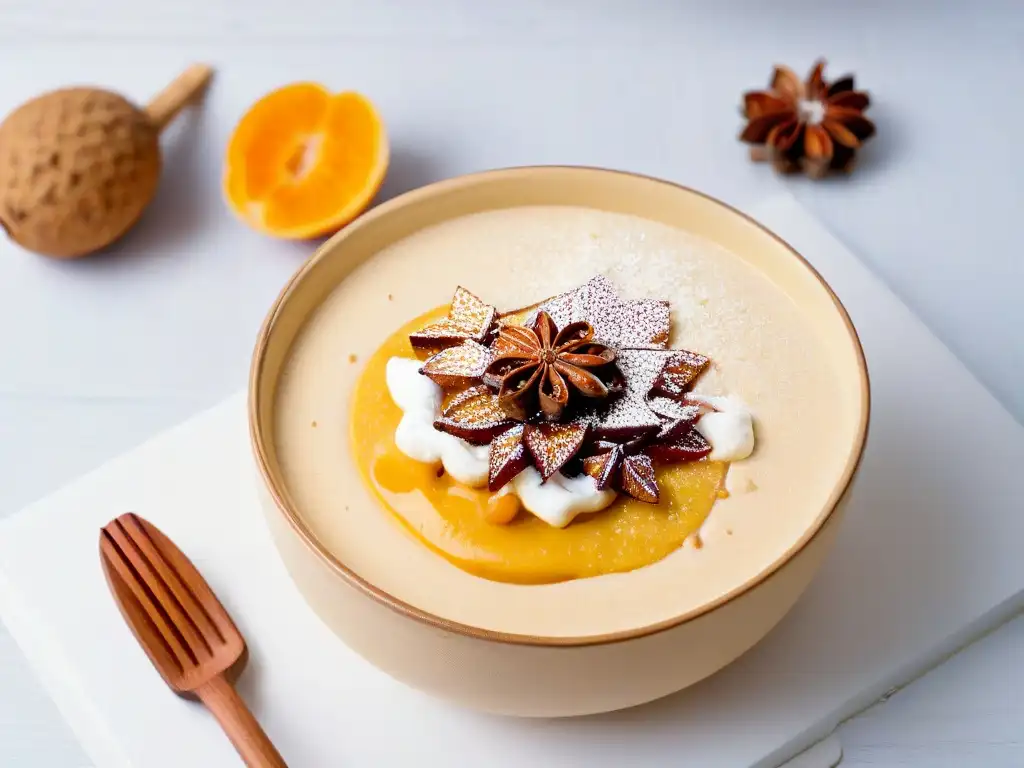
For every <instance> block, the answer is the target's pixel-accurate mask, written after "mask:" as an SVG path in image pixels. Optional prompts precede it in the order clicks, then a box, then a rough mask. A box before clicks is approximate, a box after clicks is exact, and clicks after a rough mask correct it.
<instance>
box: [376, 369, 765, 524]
mask: <svg viewBox="0 0 1024 768" xmlns="http://www.w3.org/2000/svg"><path fill="white" fill-rule="evenodd" d="M421 366H422V363H420V361H419V360H415V359H413V358H408V357H392V358H391V359H390V360H388V362H387V366H386V368H385V381H386V383H387V387H388V392H389V394H390V395H391V399H392V400H393V401H394V402H395V405H397V406H398V407H399V408H400V409H401V410H402V420H401V421H400V422H399V423H398V428H397V429H396V430H395V445H396V446H398V450H400V451H401V452H402V453H403V454H405V455H406V456H408V457H409V458H410V459H413V460H414V461H420V462H424V463H427V464H440V465H441V466H443V467H444V470H445V472H447V473H448V474H449V475H451V476H452V477H453V478H455V479H456V480H457V481H458V482H460V483H462V484H464V485H468V486H470V487H472V488H484V487H486V486H487V477H488V454H489V450H490V449H489V446H486V445H472V444H471V443H468V442H466V441H465V440H462V439H461V438H458V437H455V436H454V435H449V434H448V433H447V432H441V431H440V430H437V429H434V421H435V420H436V419H437V418H438V416H440V413H441V402H442V400H443V398H444V392H443V391H442V390H441V387H439V386H438V385H437V384H435V383H434V382H433V381H432V380H431V379H430V378H429V377H427V376H424V375H423V374H421V373H420V367H421ZM690 398H691V399H693V400H695V401H697V402H701V403H704V404H706V405H708V406H710V407H711V408H714V409H715V411H714V412H713V413H706V414H704V415H703V416H702V417H701V418H700V420H699V421H698V422H697V426H696V429H697V430H698V431H699V432H700V433H701V434H702V435H703V436H704V439H706V440H707V441H708V443H710V444H711V455H710V458H711V459H713V460H715V461H740V460H741V459H745V458H747V457H748V456H749V455H750V454H751V452H752V451H753V450H754V424H753V417H752V415H751V412H750V409H749V408H747V407H746V405H744V404H743V403H742V401H740V400H739V399H737V398H733V397H724V396H711V395H691V396H690ZM499 493H514V494H515V495H516V496H518V497H519V501H520V502H521V503H522V505H523V507H525V508H526V509H527V510H528V511H529V512H531V513H532V514H534V515H536V516H537V517H539V518H540V519H541V520H543V521H544V522H546V523H547V524H548V525H552V526H554V527H556V528H564V527H565V526H567V525H568V524H569V523H571V522H572V521H573V518H575V517H576V516H577V515H581V514H585V513H588V512H598V511H600V510H602V509H604V508H605V507H607V506H608V505H610V504H611V503H612V502H613V501H614V500H615V497H616V496H617V495H618V494H616V492H615V491H613V490H611V489H606V490H603V491H600V490H598V489H597V486H596V485H595V483H594V480H593V478H591V477H590V476H589V475H580V476H579V477H566V476H565V475H563V474H562V473H561V472H556V473H555V474H554V475H552V476H551V477H549V478H548V480H547V482H543V481H542V479H541V476H540V473H539V472H538V471H537V470H536V469H535V468H533V467H527V468H526V469H524V470H523V471H522V472H520V473H519V474H518V475H516V476H515V477H514V478H512V480H511V482H509V483H508V484H507V485H506V486H505V487H504V488H502V489H501V491H499Z"/></svg>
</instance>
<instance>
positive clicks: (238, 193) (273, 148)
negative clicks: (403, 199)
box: [224, 83, 388, 239]
mask: <svg viewBox="0 0 1024 768" xmlns="http://www.w3.org/2000/svg"><path fill="white" fill-rule="evenodd" d="M387 168H388V140H387V133H386V132H385V130H384V124H383V123H382V122H381V119H380V116H379V115H378V114H377V110H376V109H374V107H373V104H371V103H370V101H369V100H368V99H367V98H366V97H364V96H361V95H360V94H358V93H354V92H351V91H349V92H345V93H337V94H332V93H331V92H330V91H328V90H327V89H326V88H324V87H323V86H322V85H318V84H316V83H293V84H291V85H286V86H284V87H283V88H279V89H277V90H276V91H273V92H271V93H268V94H267V95H266V96H264V97H263V98H262V99H260V100H259V101H257V102H256V103H255V104H253V106H252V107H250V109H249V111H248V112H246V113H245V115H244V116H243V117H242V119H241V120H240V121H239V123H238V125H237V126H235V130H234V133H232V135H231V140H230V142H229V143H228V149H227V154H226V157H225V160H224V195H225V197H226V198H227V202H228V205H229V206H230V207H231V210H233V211H234V212H235V214H236V215H238V217H239V218H241V219H242V221H244V222H245V223H246V224H248V225H250V226H252V227H254V228H255V229H257V230H259V231H260V232H263V233H265V234H268V235H273V236H275V237H283V238H295V239H298V238H309V237H317V236H319V235H325V234H328V233H331V232H335V231H337V230H338V229H340V228H341V227H343V226H345V224H347V223H348V222H350V221H352V219H354V218H355V217H356V216H358V215H359V214H360V213H362V212H363V211H364V210H365V209H366V207H367V206H368V205H369V204H370V201H371V200H373V197H374V195H376V194H377V190H378V189H380V185H381V182H382V181H383V180H384V174H385V173H386V172H387Z"/></svg>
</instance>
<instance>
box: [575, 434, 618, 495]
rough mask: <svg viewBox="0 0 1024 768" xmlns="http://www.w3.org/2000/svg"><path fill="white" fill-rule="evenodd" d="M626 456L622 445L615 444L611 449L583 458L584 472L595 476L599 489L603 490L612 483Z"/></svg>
mask: <svg viewBox="0 0 1024 768" xmlns="http://www.w3.org/2000/svg"><path fill="white" fill-rule="evenodd" d="M624 456H625V454H624V453H623V450H622V446H621V445H613V446H612V447H611V450H607V451H605V452H604V453H598V454H595V455H593V456H587V458H585V459H584V460H583V472H584V473H586V474H588V475H590V476H591V477H592V478H594V484H595V485H596V486H597V490H599V491H603V490H604V489H605V488H607V487H608V486H609V485H612V484H613V482H614V480H615V477H616V475H617V473H618V470H619V465H620V464H621V463H622V459H623V457H624Z"/></svg>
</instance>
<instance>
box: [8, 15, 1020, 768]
mask: <svg viewBox="0 0 1024 768" xmlns="http://www.w3.org/2000/svg"><path fill="white" fill-rule="evenodd" d="M972 6H973V7H972ZM1022 40H1024V5H1021V4H1020V3H1016V2H1013V0H1005V1H1004V2H997V0H989V2H987V3H985V4H981V3H974V4H971V3H968V2H966V1H965V2H962V3H952V2H932V3H929V4H924V3H920V4H917V3H915V4H911V3H905V4H901V5H897V4H890V3H886V2H881V1H880V0H879V1H878V2H874V1H869V2H860V3H850V2H847V3H839V2H828V0H824V2H823V1H822V0H817V1H816V2H810V1H809V0H776V2H774V3H770V4H765V3H761V2H757V1H756V0H738V1H736V2H733V3H729V4H726V3H718V4H716V3H705V2H700V1H699V0H693V1H692V2H689V1H687V2H684V1H683V0H675V1H674V2H671V3H669V2H656V0H632V2H630V1H629V0H623V1H622V2H615V1H614V0H602V1H601V2H594V1H593V0H590V1H589V2H588V1H587V0H518V2H516V3H489V4H488V3H481V2H474V0H436V1H435V2H432V3H422V2H418V0H400V1H399V0H390V1H388V0H378V2H375V3H368V2H365V1H363V0H288V2H273V1H272V0H249V2H247V3H239V2H236V1H235V0H176V2H170V0H162V1H160V2H158V1H157V0H150V2H133V1H131V0H94V2H91V3H79V2H75V1H74V0H31V1H29V0H6V1H5V2H4V3H2V4H0V72H2V73H3V76H2V77H0V111H3V112H6V111H7V110H9V109H10V108H12V107H14V106H15V105H16V104H18V103H19V102H20V101H22V100H23V99H25V98H27V97H29V96H31V95H34V94H35V93H37V92H39V91H41V90H44V89H47V88H51V87H56V86H59V85H63V84H70V83H74V82H95V83H103V84H107V85H110V86H114V87H116V88H118V89H120V90H122V91H124V92H125V93H126V94H128V95H130V96H132V97H134V98H136V99H137V100H140V101H141V100H144V99H145V98H146V96H147V95H149V94H150V93H152V92H154V91H155V90H156V89H158V88H159V87H160V86H161V85H162V84H163V82H164V81H165V80H169V79H170V78H171V77H172V76H173V75H174V74H175V73H176V71H177V70H178V69H180V68H182V67H183V66H185V65H186V64H188V63H189V62H190V61H193V60H205V61H209V62H211V63H213V64H214V65H216V66H217V67H218V69H219V72H220V74H219V77H218V80H217V83H216V85H215V87H214V89H213V90H212V92H211V93H210V96H209V100H208V102H207V104H206V107H205V108H204V110H203V112H202V113H201V114H198V115H195V116H193V117H192V118H191V119H189V120H185V121H183V122H182V124H181V125H179V126H177V127H176V129H175V130H174V131H172V133H171V135H170V136H168V137H167V154H166V174H165V179H164V184H163V186H162V188H161V192H160V195H159V197H158V199H157V202H156V204H155V207H154V209H153V210H152V211H151V213H150V215H148V216H147V217H146V218H145V219H144V220H143V222H142V223H141V224H140V226H139V227H138V228H137V229H136V230H135V231H134V232H133V233H132V234H131V235H130V236H129V237H128V238H127V239H126V240H125V241H124V243H123V244H122V245H121V246H120V247H119V248H118V249H116V251H115V252H114V253H113V254H111V255H108V256H104V257H102V258H99V259H95V260H91V261H89V262H83V263H80V264H57V263H53V262H49V261H45V260H41V259H38V258H35V257H32V256H30V255H28V254H25V253H23V252H21V251H19V250H18V249H16V248H15V247H13V246H10V245H8V244H0V328H2V329H3V330H2V332H0V467H3V470H2V472H0V515H5V514H9V513H11V512H13V511H15V510H17V509H18V508H20V507H21V506H23V505H24V504H25V503H27V502H29V501H31V500H32V499H34V498H36V497H38V496H41V495H43V494H45V493H46V492H48V491H50V490H52V489H53V488H54V487H56V486H57V485H59V484H60V483H62V482H64V481H66V480H69V479H71V478H72V477H74V476H75V475H77V474H79V473H80V472H82V471H85V470H87V469H90V468H91V467H93V466H95V465H97V464H99V463H101V462H102V461H104V460H106V459H108V458H110V457H112V456H113V455H115V454H117V453H118V452H120V451H123V450H125V449H127V448H130V447H132V446H133V445H135V444H136V443H138V442H139V441H141V440H142V439H144V438H146V437H148V436H149V435H150V434H152V433H153V432H155V431H157V430H160V429H162V428H165V427H168V426H170V425H172V424H173V423H175V422H177V421H179V420H181V419H183V418H185V417H187V416H188V415H190V414H191V413H192V412H194V411H195V410H197V409H199V408H201V407H205V406H207V405H210V404H212V403H214V402H216V401H217V400H219V399H220V398H221V397H223V396H224V395H226V394H228V393H229V392H231V391H233V390H235V389H237V388H238V387H239V386H240V385H241V384H242V383H243V381H244V378H245V372H246V367H247V363H248V355H249V349H250V346H251V343H252V340H253V338H254V335H255V332H256V328H257V326H258V324H259V322H260V320H261V319H262V315H263V312H264V311H265V309H266V307H267V306H268V305H269V303H270V301H271V300H272V298H273V296H274V295H275V294H276V291H277V289H278V287H279V286H280V284H281V283H282V282H283V281H284V279H285V278H286V277H287V276H288V275H289V274H290V273H291V271H292V270H293V269H294V268H295V267H296V266H297V265H298V264H299V263H300V262H301V260H302V259H303V258H304V256H305V255H306V254H307V253H308V251H309V246H308V245H294V244H287V243H276V242H271V241H269V240H266V239H264V238H261V237H260V236H258V235H255V234H252V233H249V232H247V231H245V230H244V229H242V228H241V227H239V226H238V225H236V224H235V223H234V222H233V221H232V220H231V219H230V217H229V216H228V215H227V213H226V212H225V210H224V208H223V205H222V204H221V202H220V200H219V191H218V180H219V163H220V154H221V152H222V149H223V146H224V142H225V140H226V137H227V135H228V133H229V132H230V130H231V127H232V124H233V121H234V120H236V119H237V117H238V116H239V114H240V113H241V111H242V110H243V109H244V108H245V106H246V105H247V104H248V103H250V102H251V101H252V100H254V99H255V98H257V97H258V96H259V95H260V94H261V93H263V92H264V91H266V90H268V89H270V88H272V87H274V86H276V85H278V84H281V83H284V82H288V81H291V80H297V79H317V80H321V81H323V82H324V83H326V84H328V85H330V86H332V87H335V88H338V89H342V88H356V89H359V90H362V91H364V92H366V93H367V94H368V95H370V96H371V97H372V98H373V99H374V100H375V101H376V102H377V103H378V104H379V106H380V107H381V109H382V111H383V114H384V117H385V119H386V120H387V122H388V125H389V128H390V132H391V136H392V140H393V145H394V161H393V170H392V173H391V176H390V178H389V180H388V182H387V185H386V188H385V195H394V194H397V193H399V192H401V191H403V190H405V189H409V188H412V187H415V186H418V185H420V184H423V183H426V182H429V181H433V180H436V179H438V178H442V177H446V176H451V175H454V174H457V173H462V172H466V171H470V170H478V169H483V168H487V167H494V166H502V165H517V164H529V163H581V164H592V165H603V166H611V167H619V168H625V169H630V170H636V171H641V172H645V173H651V174H654V175H658V176H664V177H667V178H670V179H674V180H678V181H681V182H684V183H687V184H689V185H692V186H696V187H699V188H702V189H704V190H706V191H708V192H710V193H712V194H715V195H717V196H719V197H722V198H724V199H726V200H729V201H733V202H737V203H744V202H748V201H751V200H754V199H756V198H757V197H759V196H761V195H764V194H766V193H768V192H769V191H770V190H772V189H774V188H775V186H776V185H778V184H780V183H784V184H788V185H789V186H790V187H791V188H792V189H793V191H794V192H795V194H796V195H797V196H798V197H799V198H800V200H801V201H802V202H803V203H804V204H805V205H806V206H807V207H808V208H809V209H811V210H812V211H813V212H814V213H815V214H816V215H817V216H819V217H820V218H821V219H822V220H824V221H825V222H826V223H827V224H828V225H829V226H830V227H831V228H832V229H833V230H834V231H835V232H836V233H837V234H838V235H839V236H840V237H841V238H842V239H844V240H845V241H846V242H847V243H848V244H849V245H850V247H851V248H852V249H853V250H854V251H855V252H857V253H858V254H860V255H861V256H862V258H864V260H865V261H866V262H867V263H868V264H869V266H871V267H872V268H873V269H874V270H875V271H876V272H877V273H878V274H880V275H881V276H882V277H883V278H884V279H885V280H886V281H887V282H888V283H889V285H890V286H891V287H892V288H893V289H894V290H895V292H896V293H897V294H899V295H900V296H901V297H902V298H903V299H904V300H905V301H906V302H907V303H908V304H909V305H910V306H911V307H912V308H913V309H914V310H915V311H917V312H918V313H919V314H920V315H921V317H922V318H923V319H924V320H925V322H926V323H928V324H929V325H930V327H931V328H932V329H933V330H934V331H935V332H936V333H937V334H938V335H939V336H940V337H941V338H942V339H944V340H945V341H946V342H947V343H948V344H949V346H950V347H951V348H952V349H953V351H954V352H955V353H956V354H957V355H959V356H960V358H961V359H962V360H963V361H964V362H965V363H966V364H967V365H968V367H970V368H971V369H972V370H973V371H974V372H975V374H976V375H977V376H978V377H979V379H981V380H982V381H983V382H984V383H985V384H986V385H987V386H988V387H989V388H990V389H991V390H992V391H993V392H994V393H995V394H996V396H997V397H998V398H1000V399H1001V401H1002V402H1003V403H1004V404H1005V406H1006V407H1007V408H1008V409H1009V410H1010V411H1011V412H1012V413H1013V414H1014V415H1015V417H1016V418H1017V419H1018V420H1019V421H1024V388H1022V387H1021V386H1020V372H1021V371H1024V330H1022V329H1024V309H1022V308H1021V301H1020V291H1021V288H1020V286H1021V285H1022V283H1024V255H1022V253H1024V248H1022V246H1024V238H1022V236H1021V234H1020V233H1021V229H1020V222H1019V218H1020V215H1021V211H1024V184H1022V182H1021V176H1022V172H1024V162H1022V160H1021V149H1020V138H1019V137H1020V135H1021V133H1020V132H1021V128H1020V126H1021V121H1022V119H1024V107H1022V106H1021V103H1022V102H1021V98H1020V92H1021V84H1020V78H1021V75H1022V73H1024V43H1022V42H1021V41H1022ZM819 54H825V55H827V56H828V57H829V58H830V61H831V62H832V66H831V68H830V72H831V73H832V74H833V75H838V74H840V73H841V72H842V71H845V70H846V69H847V68H849V69H852V70H854V71H856V73H857V75H858V77H859V79H860V81H861V83H862V85H863V86H864V87H866V88H868V89H869V90H870V91H871V92H872V94H873V96H874V101H875V106H874V107H873V109H872V114H873V116H874V117H875V119H876V120H877V122H878V124H879V126H880V137H879V138H878V139H877V140H876V141H875V142H874V143H873V145H871V146H870V149H869V151H868V152H866V153H865V155H864V158H863V162H862V166H861V168H860V170H859V171H858V173H857V175H855V176H854V177H852V178H850V179H848V180H841V181H827V182H823V183H811V182H806V181H803V180H799V179H793V180H787V181H784V182H780V181H779V180H778V179H776V178H774V177H773V176H772V175H771V174H770V173H769V172H768V169H767V168H765V167H762V166H752V165H749V164H748V163H746V161H745V159H744V150H743V148H742V147H740V146H739V145H738V144H737V143H736V142H735V138H734V137H735V133H736V131H737V129H738V126H739V120H738V116H737V114H736V103H737V99H738V96H739V94H740V92H742V91H743V90H744V89H746V88H749V87H754V86H759V85H761V84H762V83H763V81H764V80H765V79H766V78H767V75H768V72H769V68H770V65H771V64H772V63H773V62H774V61H776V60H778V61H785V62H789V63H791V64H793V65H794V66H796V67H797V68H799V69H801V70H802V69H804V68H805V67H806V66H807V65H809V63H810V62H811V60H812V59H813V58H814V57H815V56H817V55H819ZM609 59H611V60H614V61H615V62H616V66H614V67H609V66H608V60H609ZM596 62H603V63H602V64H601V65H600V66H596V64H595V63H596ZM598 70H600V71H603V72H606V73H608V72H614V73H615V74H614V75H607V74H606V75H603V76H601V77H595V75H594V73H595V72H596V71H598ZM909 355H912V351H911V350H908V356H909ZM1022 506H1024V505H1022ZM1022 511H1024V510H1022ZM1022 686H1024V619H1021V620H1017V621H1016V622H1015V623H1011V624H1010V625H1008V626H1006V627H1004V628H1002V629H1001V630H999V631H997V632H996V633H994V634H993V635H992V636H990V637H989V638H987V639H985V640H983V641H982V642H980V643H978V644H976V645H975V646H973V647H971V648H970V649H968V650H967V651H965V652H964V653H962V654H960V655H959V656H957V657H955V658H954V659H952V660H950V661H949V662H947V663H946V664H945V665H943V666H942V667H940V668H939V669H938V670H936V671H935V672H933V673H932V674H930V675H929V676H927V677H926V678H924V679H922V680H921V681H919V682H917V683H915V684H914V685H912V686H911V687H910V688H908V689H907V690H905V691H903V692H901V693H898V694H896V695H895V696H894V697H893V698H892V699H890V700H889V701H888V702H886V703H885V704H882V705H880V706H878V707H876V708H874V709H872V710H870V711H869V712H867V713H865V714H864V715H862V716H861V717H859V718H857V719H855V720H853V721H851V722H849V723H847V724H846V725H845V726H843V728H842V730H841V736H842V740H843V744H844V748H845V753H846V759H845V762H844V765H852V766H858V765H860V766H867V765H885V766H915V767H916V766H920V767H921V768H941V767H943V766H951V767H952V766H957V767H958V768H959V767H960V766H967V765H970V766H975V765H977V766H1017V765H1024V704H1022V703H1021V702H1022V699H1021V696H1020V693H1019V691H1020V690H1021V689H1022ZM80 765H84V758H83V757H82V754H81V752H80V750H79V749H78V747H77V745H76V744H75V743H74V741H73V739H72V738H71V736H70V734H69V732H68V730H67V728H66V727H65V726H64V725H63V723H62V722H61V721H60V718H59V716H58V715H57V713H56V711H55V709H54V708H53V706H52V705H51V704H50V702H49V701H48V700H47V699H46V697H45V695H44V694H43V693H42V691H41V689H40V688H39V687H38V685H37V684H36V683H35V681H34V680H33V679H32V676H31V674H30V673H29V672H28V671H27V669H26V668H25V666H24V664H23V662H22V660H21V658H20V656H19V653H18V652H17V650H16V649H15V648H14V647H13V644H12V642H11V640H10V638H9V637H8V636H7V635H6V634H4V633H3V631H2V630H0V766H17V767H20V766H32V767H33V768H34V767H36V766H38V767H40V768H50V767H51V766H53V767H60V768H64V767H65V766H67V767H72V766H80Z"/></svg>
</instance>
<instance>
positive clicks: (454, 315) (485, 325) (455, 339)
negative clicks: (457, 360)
mask: <svg viewBox="0 0 1024 768" xmlns="http://www.w3.org/2000/svg"><path fill="white" fill-rule="evenodd" d="M496 315H497V310H496V309H495V308H494V307H492V306H491V305H490V304H485V303H484V302H483V301H481V300H480V299H479V298H477V297H476V296H474V295H473V294H472V293H470V292H469V291H467V290H466V289H465V288H463V287H462V286H461V285H460V286H459V287H458V288H456V289H455V295H454V296H453V297H452V304H451V309H449V310H448V317H446V318H445V319H444V320H438V321H437V322H434V323H430V324H429V325H427V326H425V327H423V328H421V329H420V330H418V331H417V332H416V333H413V334H410V335H409V341H410V342H412V345H413V347H416V348H417V349H443V348H444V347H451V346H454V345H455V344H461V343H462V342H464V341H476V342H478V343H481V344H482V343H483V342H484V340H485V339H486V338H487V334H488V333H489V332H490V330H491V326H492V325H494V318H495V316H496Z"/></svg>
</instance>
